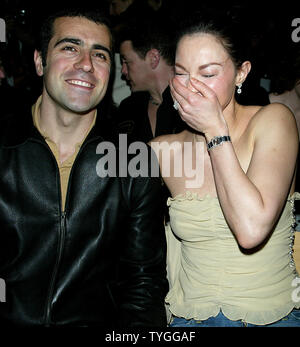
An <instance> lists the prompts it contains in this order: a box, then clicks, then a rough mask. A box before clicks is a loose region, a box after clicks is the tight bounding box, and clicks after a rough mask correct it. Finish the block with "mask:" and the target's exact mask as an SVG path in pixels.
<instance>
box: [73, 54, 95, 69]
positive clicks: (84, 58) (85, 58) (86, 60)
mask: <svg viewBox="0 0 300 347" xmlns="http://www.w3.org/2000/svg"><path fill="white" fill-rule="evenodd" d="M74 66H75V68H76V69H81V70H83V71H84V72H94V66H93V62H92V59H91V55H90V53H89V52H83V53H82V54H81V55H80V57H79V58H78V61H77V62H76V63H75V65H74Z"/></svg>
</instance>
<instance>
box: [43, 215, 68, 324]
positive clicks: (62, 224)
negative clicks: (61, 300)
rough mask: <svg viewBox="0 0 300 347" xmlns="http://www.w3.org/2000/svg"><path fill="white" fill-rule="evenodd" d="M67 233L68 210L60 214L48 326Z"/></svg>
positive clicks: (48, 306)
mask: <svg viewBox="0 0 300 347" xmlns="http://www.w3.org/2000/svg"><path fill="white" fill-rule="evenodd" d="M65 235H66V212H62V213H61V216H60V235H59V244H58V252H57V258H56V263H55V266H54V269H53V272H52V277H51V282H50V289H49V293H48V300H47V309H46V326H50V321H51V302H52V297H53V292H54V285H55V282H56V277H57V272H58V268H59V265H60V261H61V258H62V252H63V247H64V241H65Z"/></svg>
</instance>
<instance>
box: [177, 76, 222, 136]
mask: <svg viewBox="0 0 300 347" xmlns="http://www.w3.org/2000/svg"><path fill="white" fill-rule="evenodd" d="M190 87H192V88H187V87H186V86H185V85H183V84H182V83H181V82H180V81H179V79H178V78H176V77H174V78H173V79H172V80H171V81H170V88H171V94H172V96H173V99H174V101H175V100H176V101H177V102H178V111H179V113H180V116H181V118H182V119H183V121H185V122H186V123H187V124H188V125H189V126H190V127H191V128H193V129H195V130H197V131H199V132H201V133H204V135H205V137H206V140H207V141H210V140H211V138H213V137H214V136H220V135H222V136H224V135H227V134H228V127H227V124H226V121H225V119H224V117H223V112H222V108H221V105H220V103H219V101H218V98H217V96H216V94H215V92H214V91H213V90H212V89H211V88H209V87H208V86H207V85H206V84H204V83H203V82H201V81H198V80H196V79H194V78H192V79H191V80H190Z"/></svg>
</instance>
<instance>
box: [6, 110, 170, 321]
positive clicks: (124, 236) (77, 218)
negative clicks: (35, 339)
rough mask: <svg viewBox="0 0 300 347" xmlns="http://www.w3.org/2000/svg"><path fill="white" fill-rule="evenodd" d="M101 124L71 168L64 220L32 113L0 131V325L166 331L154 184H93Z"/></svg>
mask: <svg viewBox="0 0 300 347" xmlns="http://www.w3.org/2000/svg"><path fill="white" fill-rule="evenodd" d="M100 123H101V122H100V121H98V120H97V123H96V125H95V127H94V128H93V129H92V130H91V132H90V133H89V135H88V137H87V138H86V140H85V142H84V144H83V145H82V146H81V149H80V151H79V153H78V156H77V158H76V160H75V162H74V165H73V167H72V171H71V175H70V180H69V185H68V191H67V198H66V207H65V212H62V210H61V191H60V179H59V172H58V167H57V164H56V160H55V158H54V156H53V154H52V152H51V151H50V149H49V147H48V146H47V144H46V142H45V141H44V139H43V137H42V136H41V135H40V134H39V132H38V131H37V129H36V128H35V127H34V126H33V124H32V119H31V114H30V112H28V114H27V115H19V117H18V118H15V119H14V120H13V121H10V120H9V121H5V122H4V123H3V124H1V128H0V278H2V279H4V280H5V282H6V302H5V303H0V321H1V322H0V323H1V324H8V325H10V324H21V325H39V326H45V325H46V326H47V325H48V326H52V325H59V326H60V325H72V326H94V325H98V326H109V327H120V326H121V327H122V326H165V325H166V318H165V309H164V296H165V294H166V292H167V289H168V288H167V281H166V273H165V271H166V264H165V237H164V229H163V216H162V208H161V203H163V202H160V200H159V199H160V189H161V181H160V178H145V177H144V178H143V177H138V178H131V177H122V178H118V177H117V178H116V177H106V178H100V177H99V176H98V175H97V173H96V165H97V162H98V160H99V159H100V158H101V155H99V154H96V147H97V145H98V144H99V143H100V142H101V141H103V139H104V138H103V135H101V132H100V130H101V129H103V127H102V125H101V124H100ZM117 158H118V155H117ZM2 326H3V325H2Z"/></svg>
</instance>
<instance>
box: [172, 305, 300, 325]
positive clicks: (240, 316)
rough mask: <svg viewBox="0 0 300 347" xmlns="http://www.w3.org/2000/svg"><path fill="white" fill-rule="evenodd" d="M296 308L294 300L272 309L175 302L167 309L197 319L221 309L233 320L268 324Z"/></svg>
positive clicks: (177, 315) (204, 317) (206, 317)
mask: <svg viewBox="0 0 300 347" xmlns="http://www.w3.org/2000/svg"><path fill="white" fill-rule="evenodd" d="M294 308H297V309H299V308H300V304H295V303H293V302H291V303H289V304H287V305H286V306H284V307H277V308H273V309H272V311H262V312H252V311H248V310H246V309H242V308H240V307H235V306H231V305H225V304H222V305H218V304H214V305H212V306H206V307H205V306H201V307H197V306H196V305H194V306H191V307H189V306H187V305H186V304H181V305H180V304H174V303H172V302H167V303H166V309H167V310H168V311H169V315H168V316H169V317H170V316H171V315H173V316H176V317H183V318H185V319H195V320H201V321H204V320H206V319H208V318H210V317H216V316H217V315H218V313H219V312H220V311H222V313H223V314H224V316H225V317H226V318H228V319H230V320H232V321H237V320H241V321H243V322H245V323H249V324H255V325H267V324H271V323H274V322H277V321H279V320H280V319H282V318H284V317H285V316H287V315H288V314H289V313H290V312H291V311H292V310H293V309H294Z"/></svg>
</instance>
